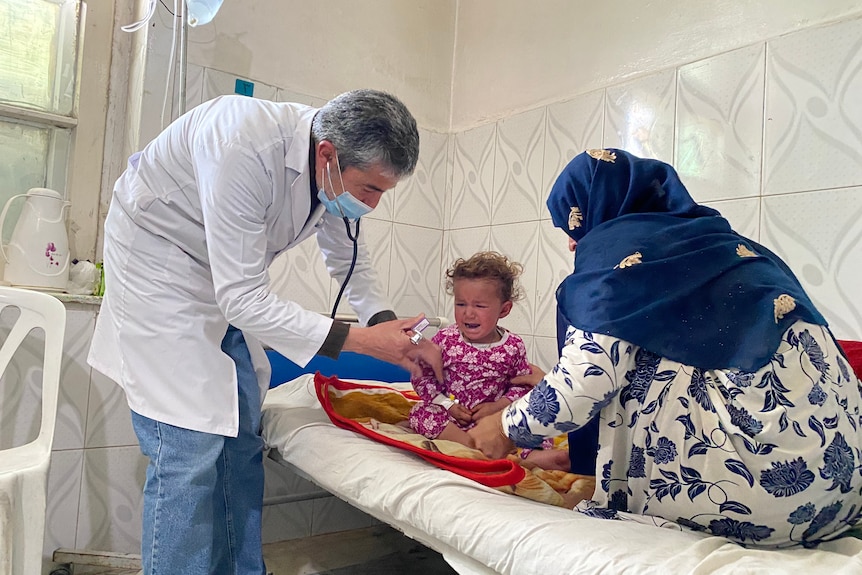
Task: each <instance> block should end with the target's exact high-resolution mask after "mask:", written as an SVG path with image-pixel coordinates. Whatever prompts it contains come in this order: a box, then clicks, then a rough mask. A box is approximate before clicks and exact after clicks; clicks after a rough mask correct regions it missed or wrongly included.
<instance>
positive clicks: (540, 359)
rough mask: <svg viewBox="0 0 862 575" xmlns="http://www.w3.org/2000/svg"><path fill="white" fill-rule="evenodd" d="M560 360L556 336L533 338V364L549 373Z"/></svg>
mask: <svg viewBox="0 0 862 575" xmlns="http://www.w3.org/2000/svg"><path fill="white" fill-rule="evenodd" d="M559 360H560V355H559V354H558V353H557V338H556V336H554V337H535V338H533V361H532V363H533V365H535V366H536V367H538V368H539V369H541V370H542V371H544V372H545V373H548V372H549V371H551V370H552V369H554V366H555V365H557V362H558V361H559Z"/></svg>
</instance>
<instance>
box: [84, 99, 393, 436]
mask: <svg viewBox="0 0 862 575" xmlns="http://www.w3.org/2000/svg"><path fill="white" fill-rule="evenodd" d="M316 111H317V110H316V109H315V108H309V107H306V106H302V105H298V104H287V103H276V102H268V101H264V100H256V99H252V98H246V97H243V96H223V97H221V98H216V99H215V100H212V101H209V102H206V103H204V104H202V105H200V106H198V107H197V108H195V109H193V110H191V111H190V112H188V113H187V114H185V115H184V116H183V117H181V118H179V119H178V120H177V121H175V122H174V123H173V124H171V126H169V127H168V128H167V129H166V130H165V131H164V132H163V133H162V134H160V135H159V136H158V137H156V139H155V140H153V141H152V142H151V143H150V144H148V145H147V146H146V147H145V148H144V150H143V151H142V152H141V153H139V154H135V155H134V156H132V158H131V159H130V160H129V166H128V168H127V169H126V171H125V172H124V173H123V175H122V176H121V177H120V178H119V180H118V181H117V183H116V185H115V187H114V197H113V200H112V203H111V208H110V210H109V214H108V218H107V220H106V222H105V251H104V259H105V273H106V292H105V298H104V300H103V302H102V306H101V309H100V313H99V317H98V319H97V321H96V330H95V334H94V336H93V343H92V346H91V348H90V353H89V357H88V359H87V361H88V363H89V364H90V365H91V366H93V367H94V368H95V369H97V370H98V371H100V372H102V373H104V374H105V375H107V376H108V377H110V378H111V379H113V380H114V381H116V382H117V383H119V385H120V386H122V387H123V389H124V390H125V392H126V397H127V399H128V402H129V407H130V408H131V409H132V410H134V411H135V412H137V413H140V414H141V415H144V416H146V417H149V418H151V419H155V420H158V421H161V422H164V423H168V424H171V425H174V426H178V427H183V428H186V429H192V430H197V431H203V432H207V433H217V434H221V435H226V436H236V434H237V429H238V418H239V411H238V403H237V401H238V400H237V385H236V372H235V368H234V364H233V361H232V360H231V359H230V358H229V357H228V356H227V355H225V354H224V353H223V352H222V351H221V340H222V337H223V336H224V334H225V331H226V329H227V326H228V324H229V323H230V324H232V325H234V326H235V327H237V328H239V329H240V330H242V332H243V334H244V335H245V338H246V342H247V343H248V347H249V351H250V352H251V356H252V361H253V363H254V366H255V371H256V373H257V377H258V381H259V383H260V387H261V390H262V393H261V395H262V396H263V394H264V393H265V390H266V389H267V387H268V384H269V373H270V372H269V363H268V361H267V359H266V354H265V353H264V352H263V348H262V346H261V345H260V342H263V343H266V344H268V345H270V346H271V347H272V348H274V349H275V350H277V351H278V352H280V353H281V354H283V355H284V356H286V357H288V358H290V359H291V360H293V361H294V362H295V363H297V364H299V365H305V364H306V363H308V361H309V360H310V359H311V358H312V357H313V356H314V354H315V353H316V352H317V351H318V350H319V349H320V346H321V345H322V343H323V341H324V340H325V338H326V336H327V334H328V333H329V330H330V327H331V325H332V321H331V320H330V319H328V318H326V317H325V316H322V315H320V314H318V313H315V312H310V311H307V310H305V309H303V308H302V307H301V306H299V305H298V304H296V303H294V302H292V301H288V300H284V299H280V298H279V297H278V296H276V295H275V294H274V293H272V292H271V291H270V289H269V285H268V284H269V276H268V273H267V268H268V266H269V264H270V263H271V262H272V260H273V258H274V257H275V256H276V255H278V254H279V253H280V252H282V251H284V250H286V249H289V248H291V247H293V246H295V245H297V244H298V243H299V242H301V241H302V240H304V239H306V238H308V237H310V236H311V235H313V234H315V233H316V234H317V239H318V243H319V244H320V248H321V251H322V253H323V255H324V259H325V261H326V265H327V268H328V269H329V271H330V273H331V274H332V275H333V276H334V277H336V278H337V279H339V280H341V279H343V277H344V275H345V274H346V272H347V269H348V267H349V265H350V260H351V256H352V250H353V246H352V242H351V241H350V240H349V239H348V238H347V235H346V233H345V229H344V222H343V221H342V220H341V219H340V218H336V217H333V216H330V215H329V214H327V213H325V212H324V210H323V207H322V206H318V208H317V209H316V210H315V212H314V213H313V214H310V211H311V192H310V185H311V184H310V178H311V177H312V174H310V173H309V162H308V158H309V143H310V142H309V140H310V129H311V120H312V118H313V116H314V113H315V112H316ZM345 295H346V297H347V300H348V301H349V303H350V304H351V306H352V307H353V308H354V310H356V311H357V313H358V315H359V319H360V322H361V323H363V324H364V323H366V322H367V321H368V319H369V318H370V317H371V316H372V315H374V314H375V313H377V312H380V311H383V310H387V309H392V306H391V305H390V303H389V301H388V299H387V298H386V296H385V294H384V292H383V290H382V289H381V288H380V285H379V282H378V281H377V277H376V274H375V272H374V269H373V267H372V265H371V261H370V258H369V257H368V252H367V250H366V248H365V245H364V242H362V241H360V245H359V256H358V258H357V263H356V268H355V270H354V273H353V277H352V278H351V280H350V283H349V285H348V288H347V290H346V292H345Z"/></svg>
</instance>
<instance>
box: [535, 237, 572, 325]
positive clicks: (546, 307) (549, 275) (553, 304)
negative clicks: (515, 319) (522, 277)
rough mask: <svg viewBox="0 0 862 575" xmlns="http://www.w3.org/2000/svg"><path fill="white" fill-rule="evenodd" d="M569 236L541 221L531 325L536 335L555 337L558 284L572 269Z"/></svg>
mask: <svg viewBox="0 0 862 575" xmlns="http://www.w3.org/2000/svg"><path fill="white" fill-rule="evenodd" d="M568 238H569V237H568V236H567V235H566V234H565V232H563V230H561V229H559V228H555V227H554V224H553V223H552V222H551V220H542V221H541V222H540V224H539V250H538V257H537V259H536V313H535V318H534V324H533V333H534V334H536V335H537V336H545V337H556V334H557V298H556V293H557V287H558V286H559V285H560V282H561V281H563V280H564V279H565V278H566V277H567V276H568V275H569V274H571V273H572V270H573V269H574V263H573V262H574V254H572V252H570V251H569V239H568Z"/></svg>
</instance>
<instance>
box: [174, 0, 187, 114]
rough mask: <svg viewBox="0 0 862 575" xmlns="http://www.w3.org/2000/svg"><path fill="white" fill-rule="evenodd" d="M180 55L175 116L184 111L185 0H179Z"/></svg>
mask: <svg viewBox="0 0 862 575" xmlns="http://www.w3.org/2000/svg"><path fill="white" fill-rule="evenodd" d="M179 6H180V13H179V14H177V16H178V17H179V19H180V56H179V65H178V68H179V78H178V79H177V103H176V111H177V117H179V116H182V115H183V114H184V113H185V111H186V73H187V71H188V67H189V66H188V45H189V9H188V6H187V5H186V0H180V3H179Z"/></svg>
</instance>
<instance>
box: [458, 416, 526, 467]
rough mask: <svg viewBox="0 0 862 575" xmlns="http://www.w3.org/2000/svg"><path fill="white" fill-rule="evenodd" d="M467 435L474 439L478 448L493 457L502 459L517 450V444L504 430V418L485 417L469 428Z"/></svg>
mask: <svg viewBox="0 0 862 575" xmlns="http://www.w3.org/2000/svg"><path fill="white" fill-rule="evenodd" d="M467 435H469V436H470V438H471V439H472V440H473V444H474V445H475V446H476V449H478V450H479V451H481V452H482V453H484V454H485V455H486V456H487V457H489V458H491V459H502V458H503V457H505V456H506V455H507V454H509V453H512V452H513V451H515V444H514V443H512V440H511V439H509V437H508V436H507V435H506V434H505V433H504V432H503V418H502V416H499V415H498V416H497V417H483V418H482V419H480V420H479V421H477V422H476V426H475V427H473V428H472V429H469V430H467Z"/></svg>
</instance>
